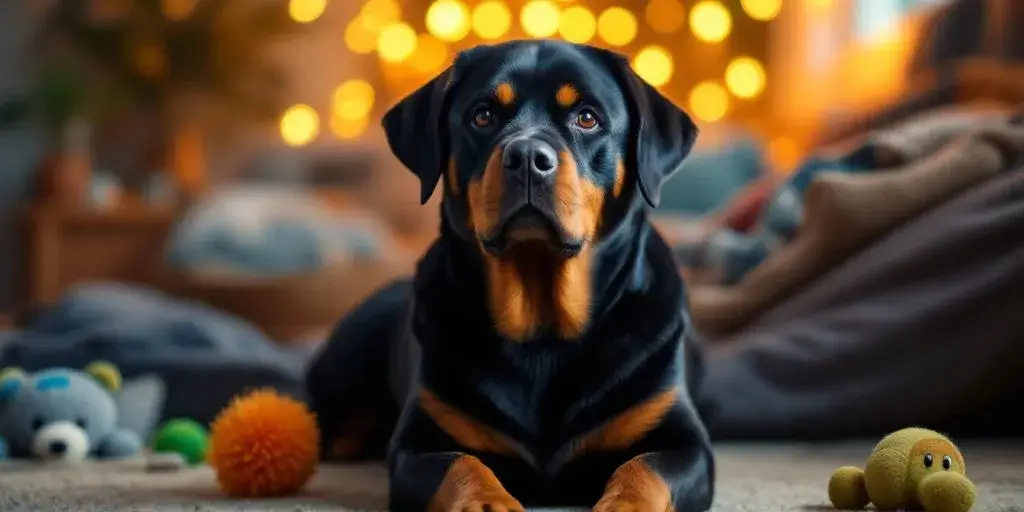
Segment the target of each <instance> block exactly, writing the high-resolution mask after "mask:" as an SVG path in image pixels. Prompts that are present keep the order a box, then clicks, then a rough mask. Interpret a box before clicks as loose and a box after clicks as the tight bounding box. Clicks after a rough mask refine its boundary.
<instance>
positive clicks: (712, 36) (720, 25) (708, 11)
mask: <svg viewBox="0 0 1024 512" xmlns="http://www.w3.org/2000/svg"><path fill="white" fill-rule="evenodd" d="M690 30H692V31H693V35H695V36H697V39H700V40H701V41H704V42H707V43H718V42H721V41H722V40H723V39H725V38H726V37H729V32H731V31H732V15H731V14H729V9H726V7H725V6H724V5H722V2H719V1H718V0H701V1H700V2H698V3H697V4H695V5H694V6H693V8H692V9H690Z"/></svg>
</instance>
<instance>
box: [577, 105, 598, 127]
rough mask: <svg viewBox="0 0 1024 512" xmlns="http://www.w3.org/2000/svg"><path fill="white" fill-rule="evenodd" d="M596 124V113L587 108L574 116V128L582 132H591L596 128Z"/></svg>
mask: <svg viewBox="0 0 1024 512" xmlns="http://www.w3.org/2000/svg"><path fill="white" fill-rule="evenodd" d="M597 124H598V122H597V113H595V112H594V111H593V110H590V109H589V108H585V109H583V110H581V111H580V113H579V114H576V126H579V127H580V128H583V129H584V130H593V129H594V128H597Z"/></svg>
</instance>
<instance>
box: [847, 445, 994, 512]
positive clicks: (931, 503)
mask: <svg viewBox="0 0 1024 512" xmlns="http://www.w3.org/2000/svg"><path fill="white" fill-rule="evenodd" d="M966 475H967V469H966V467H965V466H964V457H963V455H962V454H961V453H960V450H959V449H958V448H957V447H956V445H954V444H953V442H952V441H950V440H949V439H948V438H946V437H945V436H943V435H942V434H939V433H938V432H935V431H932V430H928V429H924V428H905V429H903V430H898V431H896V432H893V433H892V434H889V435H887V436H885V437H884V438H883V439H882V440H881V441H880V442H879V443H878V444H877V445H875V449H874V450H872V451H871V455H870V456H869V457H868V462H867V464H866V465H865V466H864V469H863V470H861V469H860V468H855V467H852V466H846V467H842V468H839V469H837V470H836V471H835V473H832V478H830V479H829V481H828V498H829V500H830V501H831V502H832V505H833V506H834V507H836V508H837V509H841V510H857V509H862V508H864V507H865V506H867V504H868V503H873V504H874V505H875V508H877V509H879V510H901V509H902V510H925V511H927V512H967V511H968V510H970V509H971V506H973V505H974V498H975V490H974V484H973V483H971V481H970V480H968V479H967V476H966Z"/></svg>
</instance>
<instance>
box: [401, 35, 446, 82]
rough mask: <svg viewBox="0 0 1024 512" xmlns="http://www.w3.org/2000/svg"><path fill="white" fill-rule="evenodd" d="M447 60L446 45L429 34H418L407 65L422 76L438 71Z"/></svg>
mask: <svg viewBox="0 0 1024 512" xmlns="http://www.w3.org/2000/svg"><path fill="white" fill-rule="evenodd" d="M447 60H448V45H446V44H445V43H444V41H441V40H440V39H438V38H436V37H434V36H432V35H430V34H420V35H419V38H417V40H416V52H415V53H413V54H412V57H410V58H409V64H410V65H411V66H412V67H413V69H415V70H416V71H417V72H419V73H422V74H427V73H434V72H436V71H440V70H441V67H443V66H444V65H445V62H447Z"/></svg>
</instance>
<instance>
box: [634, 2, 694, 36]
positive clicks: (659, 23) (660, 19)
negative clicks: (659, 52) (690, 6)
mask: <svg viewBox="0 0 1024 512" xmlns="http://www.w3.org/2000/svg"><path fill="white" fill-rule="evenodd" d="M644 18H645V19H646V20H647V24H648V25H650V27H651V30H654V31H655V32H659V33H662V34H671V33H673V32H676V31H678V30H679V29H680V28H682V27H683V23H685V22H686V8H685V7H684V6H683V2H682V1H680V0H650V2H647V8H646V9H644Z"/></svg>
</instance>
